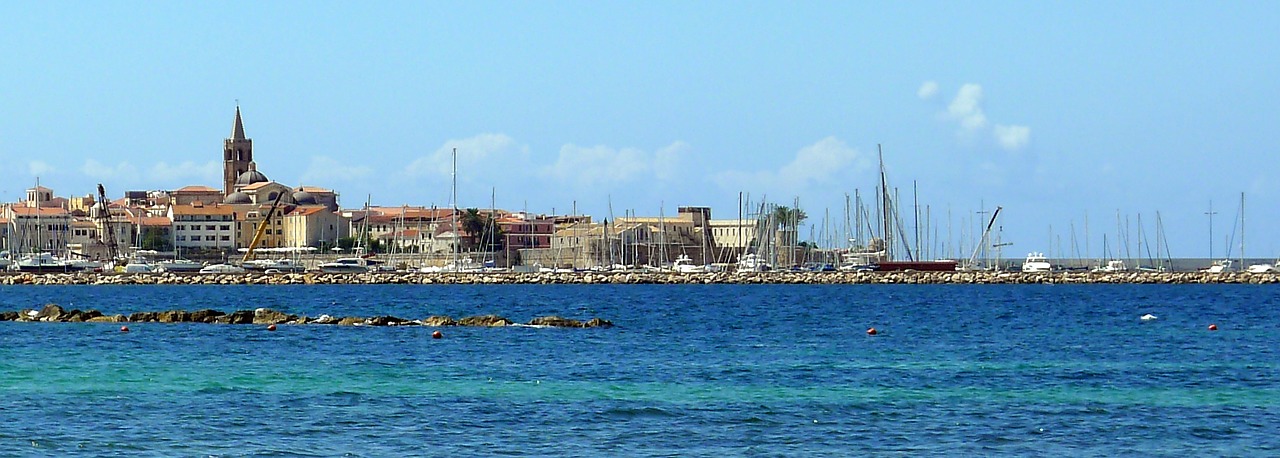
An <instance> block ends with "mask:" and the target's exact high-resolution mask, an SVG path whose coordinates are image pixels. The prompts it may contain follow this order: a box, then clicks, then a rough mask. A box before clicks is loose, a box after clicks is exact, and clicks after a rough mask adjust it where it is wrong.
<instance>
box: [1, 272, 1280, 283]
mask: <svg viewBox="0 0 1280 458" xmlns="http://www.w3.org/2000/svg"><path fill="white" fill-rule="evenodd" d="M1036 283H1049V284H1091V283H1134V284H1207V283H1232V284H1237V283H1248V284H1270V283H1280V274H1276V273H1247V272H1227V273H1208V272H1114V273H1102V272H1054V273H1022V272H959V271H958V272H911V271H903V272H759V273H755V272H746V273H739V272H713V273H695V274H680V273H670V272H616V273H615V272H569V273H550V272H546V273H512V272H502V273H402V272H367V273H361V274H338V273H290V274H261V273H248V274H184V273H147V274H119V273H84V272H81V273H67V274H30V273H6V274H0V285H313V284H316V285H355V284H370V285H372V284H377V285H386V284H412V285H451V284H452V285H478V284H494V285H499V284H518V285H532V284H539V285H546V284H587V285H591V284H1036Z"/></svg>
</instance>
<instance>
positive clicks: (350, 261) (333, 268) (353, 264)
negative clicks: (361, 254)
mask: <svg viewBox="0 0 1280 458" xmlns="http://www.w3.org/2000/svg"><path fill="white" fill-rule="evenodd" d="M318 267H319V268H320V271H321V272H325V273H364V272H368V271H370V270H372V268H373V267H372V266H371V265H370V264H369V261H368V260H367V259H365V258H338V259H337V260H336V261H333V262H326V263H324V264H320V265H319V266H318Z"/></svg>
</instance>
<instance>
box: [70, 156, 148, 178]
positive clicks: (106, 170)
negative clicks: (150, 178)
mask: <svg viewBox="0 0 1280 458" xmlns="http://www.w3.org/2000/svg"><path fill="white" fill-rule="evenodd" d="M80 172H81V173H83V174H85V176H88V177H89V178H93V179H97V180H102V181H116V180H120V181H126V182H129V183H132V182H134V181H137V178H138V168H137V167H134V166H133V164H130V163H128V162H121V163H118V164H116V165H107V164H103V163H101V162H98V161H96V160H94V159H88V160H85V161H84V165H82V166H80Z"/></svg>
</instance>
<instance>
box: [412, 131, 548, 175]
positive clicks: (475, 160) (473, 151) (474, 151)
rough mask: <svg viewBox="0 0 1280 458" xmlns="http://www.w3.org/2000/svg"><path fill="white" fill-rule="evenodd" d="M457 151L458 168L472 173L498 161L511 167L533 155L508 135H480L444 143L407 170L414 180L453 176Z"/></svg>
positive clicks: (417, 160)
mask: <svg viewBox="0 0 1280 458" xmlns="http://www.w3.org/2000/svg"><path fill="white" fill-rule="evenodd" d="M454 148H457V150H458V167H459V168H462V169H469V170H477V169H480V168H482V167H486V166H487V165H488V164H491V163H492V162H494V161H497V162H500V163H503V164H506V165H507V166H511V165H513V164H512V161H519V162H521V163H522V162H524V161H525V160H527V156H528V154H529V148H528V147H527V146H525V145H521V144H519V143H517V142H516V141H515V140H514V139H512V138H511V137H508V136H507V135H506V134H491V133H487V134H480V135H476V136H474V137H471V138H463V139H454V140H448V141H446V142H444V144H443V145H441V146H440V148H437V149H436V150H435V151H434V152H432V153H431V154H429V155H426V156H422V157H419V158H418V159H415V160H414V161H413V162H410V163H409V165H408V166H407V167H405V172H406V173H407V174H408V175H409V176H413V177H423V176H435V177H448V176H450V175H451V174H452V173H453V150H454ZM463 176H464V177H466V176H473V174H467V175H463Z"/></svg>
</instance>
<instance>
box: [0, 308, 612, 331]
mask: <svg viewBox="0 0 1280 458" xmlns="http://www.w3.org/2000/svg"><path fill="white" fill-rule="evenodd" d="M0 321H20V322H33V323H77V322H90V323H207V324H253V325H276V324H314V325H334V326H430V327H444V326H471V327H503V326H517V325H519V324H517V323H516V322H514V321H511V320H509V319H506V318H504V317H501V316H498V315H480V316H470V317H464V318H461V319H458V320H454V319H453V318H450V317H447V316H430V317H427V318H423V319H420V320H410V319H405V318H399V317H394V316H389V315H381V316H373V317H343V318H334V317H331V316H329V315H320V316H319V317H317V318H308V317H305V316H299V315H290V314H287V313H284V312H280V311H278V310H272V309H267V308H260V309H256V310H237V311H234V312H231V313H223V312H220V311H217V310H209V309H205V310H197V311H194V312H189V311H185V310H166V311H163V312H135V313H132V314H129V315H128V316H126V315H103V314H102V312H99V311H97V310H85V311H81V310H70V311H68V310H66V309H64V308H62V306H60V305H58V304H47V305H45V306H44V307H41V308H40V309H39V310H35V309H24V310H18V311H10V312H0ZM523 326H538V327H555V328H611V327H613V323H612V322H610V321H609V320H604V319H601V318H592V319H591V320H588V321H585V322H584V321H578V320H572V319H567V318H562V317H558V316H543V317H537V318H534V319H532V320H530V321H529V322H528V323H526V324H523Z"/></svg>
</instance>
